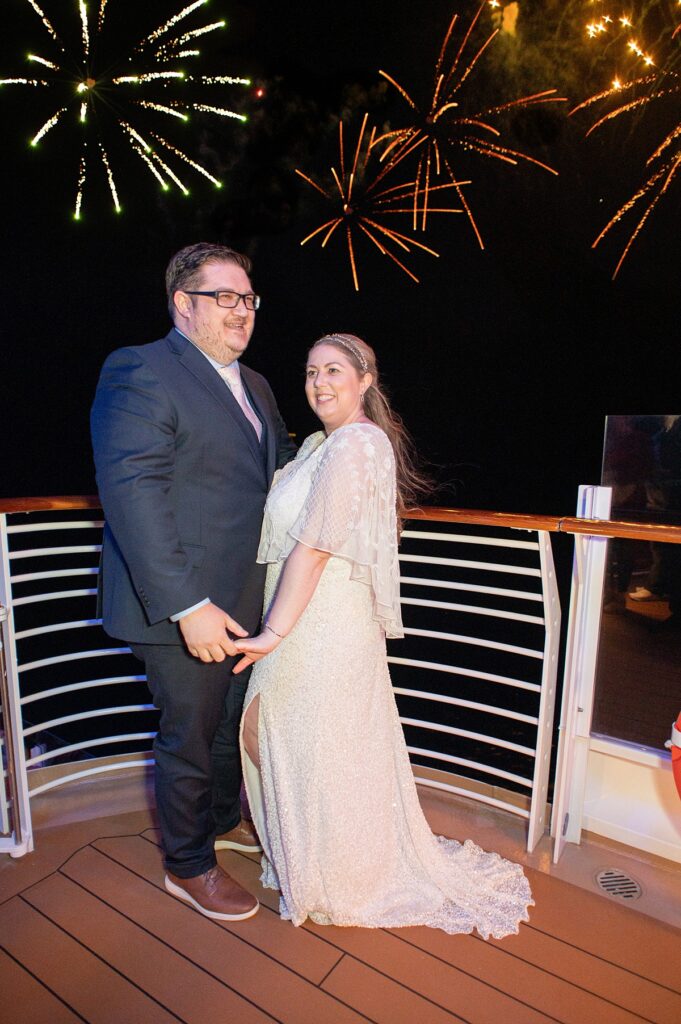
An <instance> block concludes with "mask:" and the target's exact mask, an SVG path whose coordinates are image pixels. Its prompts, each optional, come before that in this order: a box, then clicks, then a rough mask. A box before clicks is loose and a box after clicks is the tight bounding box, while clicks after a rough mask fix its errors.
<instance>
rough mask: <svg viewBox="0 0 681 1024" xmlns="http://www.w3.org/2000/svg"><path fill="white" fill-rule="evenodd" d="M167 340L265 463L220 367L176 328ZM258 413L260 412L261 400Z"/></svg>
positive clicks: (187, 368) (255, 456)
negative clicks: (214, 367)
mask: <svg viewBox="0 0 681 1024" xmlns="http://www.w3.org/2000/svg"><path fill="white" fill-rule="evenodd" d="M167 340H168V343H169V345H170V348H171V349H172V351H173V352H175V354H176V356H177V357H178V359H179V361H180V363H181V365H182V366H183V367H184V368H185V369H186V370H187V371H188V372H189V373H191V374H192V376H193V377H195V378H196V380H198V381H199V382H200V383H201V384H202V385H203V387H204V388H206V390H207V391H209V392H210V394H211V395H212V396H213V398H214V399H215V400H216V401H217V402H218V403H219V404H220V406H221V407H222V408H223V409H224V410H225V412H227V413H228V415H229V416H230V418H231V420H232V422H233V423H234V425H235V426H236V427H237V428H238V430H240V431H241V436H242V437H243V439H244V440H245V441H246V443H247V444H248V448H249V450H250V452H251V454H252V455H253V457H254V459H255V460H256V461H257V463H258V465H260V466H262V455H261V452H260V445H259V443H258V438H257V436H256V433H255V431H254V430H253V427H252V426H251V424H250V423H249V422H248V420H247V419H246V417H245V416H244V414H243V412H242V411H241V408H240V407H239V403H238V402H237V400H236V398H235V397H234V395H233V394H232V392H231V391H230V390H229V387H228V386H227V385H226V384H225V382H224V381H223V380H222V379H221V377H220V375H219V374H218V373H217V371H216V370H214V369H213V367H212V366H211V364H210V363H209V362H208V360H207V359H206V357H205V356H204V355H203V353H202V352H201V351H200V350H199V349H198V348H197V347H196V346H195V345H193V344H192V343H191V342H190V341H188V340H187V339H186V338H185V337H183V335H181V334H180V333H179V332H178V331H176V330H172V331H171V332H170V334H169V335H168V339H167ZM249 383H250V381H249ZM254 404H256V403H254ZM258 413H260V404H259V403H258ZM263 418H264V417H263ZM270 433H271V431H269V430H268V435H269V434H270Z"/></svg>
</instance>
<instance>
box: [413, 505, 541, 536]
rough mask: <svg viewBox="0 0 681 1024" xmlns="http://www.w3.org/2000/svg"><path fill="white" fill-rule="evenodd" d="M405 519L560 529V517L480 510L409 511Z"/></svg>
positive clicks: (432, 507) (520, 528)
mask: <svg viewBox="0 0 681 1024" xmlns="http://www.w3.org/2000/svg"><path fill="white" fill-rule="evenodd" d="M405 519H415V520H416V519H418V520H424V519H425V520H427V521H428V522H433V523H463V524H465V525H466V526H509V527H511V529H513V530H546V531H548V532H549V533H555V532H557V531H558V529H559V528H560V523H561V518H560V516H544V515H531V514H529V513H524V512H494V511H492V510H490V509H480V508H437V507H435V506H431V507H430V508H417V509H410V510H409V512H408V513H407V515H406V516H405Z"/></svg>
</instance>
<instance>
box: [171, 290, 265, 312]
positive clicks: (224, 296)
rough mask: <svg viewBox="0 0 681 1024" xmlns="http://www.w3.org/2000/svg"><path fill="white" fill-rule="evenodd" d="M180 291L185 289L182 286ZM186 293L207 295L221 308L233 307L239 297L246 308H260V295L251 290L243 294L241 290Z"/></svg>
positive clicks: (237, 303) (187, 293)
mask: <svg viewBox="0 0 681 1024" xmlns="http://www.w3.org/2000/svg"><path fill="white" fill-rule="evenodd" d="M182 291H185V289H184V288H183V289H182ZM185 294H186V295H208V296H210V298H211V299H215V301H216V302H217V304H218V306H222V308H223V309H235V308H236V307H237V306H238V305H239V299H243V300H244V306H245V307H246V309H250V310H255V309H260V296H259V295H254V294H253V292H246V294H245V295H244V294H243V293H242V292H223V291H216V292H185Z"/></svg>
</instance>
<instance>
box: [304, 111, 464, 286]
mask: <svg viewBox="0 0 681 1024" xmlns="http://www.w3.org/2000/svg"><path fill="white" fill-rule="evenodd" d="M368 116H369V115H368V114H365V115H364V120H363V121H362V127H361V129H360V132H359V138H358V139H357V145H356V146H355V152H354V156H353V158H352V163H351V164H350V163H348V164H346V161H345V144H344V138H343V122H342V121H340V122H339V125H338V144H339V154H338V164H339V170H336V168H335V167H332V168H331V177H332V180H333V185H331V186H330V187H329V188H324V187H323V186H322V185H319V184H318V183H317V182H316V181H313V179H312V178H309V177H308V176H307V174H303V172H302V171H299V170H296V174H299V175H300V177H301V178H303V179H304V180H305V181H306V182H307V183H308V185H312V187H313V188H314V189H316V190H317V192H319V193H320V194H321V195H322V196H324V198H325V199H326V200H327V201H328V202H329V203H331V204H333V205H334V206H335V207H336V210H335V213H334V216H333V217H331V218H330V219H329V220H326V221H325V222H324V223H323V224H320V226H319V227H318V228H315V230H314V231H312V232H311V233H310V234H309V235H308V236H307V237H306V238H304V239H303V240H302V242H301V243H300V244H301V245H305V243H306V242H309V241H310V239H312V238H315V237H316V236H317V235H320V234H322V232H323V236H322V248H323V247H325V246H326V244H327V242H328V241H329V240H330V238H331V237H332V236H333V235H334V234H335V233H336V231H337V229H338V228H340V229H341V234H342V235H343V236H344V238H345V242H346V244H347V247H348V257H349V259H350V269H351V271H352V280H353V283H354V286H355V291H359V276H358V273H357V258H356V244H357V240H358V238H357V233H358V232H359V233H360V237H361V236H362V235H363V236H365V237H366V238H368V239H369V241H370V242H371V243H372V244H373V245H374V246H375V247H376V249H378V251H379V252H380V253H381V255H383V256H389V257H390V259H391V260H392V261H393V262H394V263H396V264H397V266H398V267H400V268H401V269H402V270H403V271H404V272H405V274H408V275H409V277H410V278H411V279H412V280H413V281H416V282H417V283H418V280H419V279H418V277H416V275H415V274H414V273H412V271H411V270H409V268H408V267H406V266H405V265H404V263H403V262H402V260H401V259H398V256H397V253H399V254H400V255H402V253H409V252H411V249H412V246H413V247H415V248H417V249H420V250H422V251H423V252H427V253H430V255H431V256H437V255H438V253H437V252H435V250H434V249H430V248H429V247H428V246H427V245H423V244H422V243H421V242H417V241H416V240H415V239H414V238H412V237H411V236H410V235H405V234H403V233H402V232H400V231H395V229H394V228H391V227H388V225H387V224H386V223H385V218H386V217H388V216H392V215H396V214H397V215H404V214H408V215H411V214H412V211H413V209H414V208H416V209H417V210H420V209H421V208H420V207H419V206H418V203H419V201H420V198H421V197H422V195H423V193H424V190H423V189H422V188H420V187H419V186H418V185H417V184H416V183H415V182H413V181H407V182H403V183H402V184H399V185H392V186H387V187H386V185H385V182H384V179H385V178H386V177H387V175H388V173H389V171H390V170H391V167H389V166H384V167H382V168H379V170H378V173H377V174H375V175H372V174H371V172H370V171H368V167H369V165H370V164H371V162H372V157H371V150H372V148H373V146H374V144H375V139H376V129H375V128H372V130H371V133H370V135H369V137H368V138H367V133H366V128H367V120H368ZM467 184H469V182H466V181H453V182H450V183H447V184H443V185H436V186H435V188H433V189H431V191H437V190H441V189H450V188H456V189H457V190H459V189H460V186H461V185H467ZM430 212H431V213H461V212H462V211H461V210H453V209H449V208H444V207H437V208H433V207H431V208H430ZM402 259H404V256H402Z"/></svg>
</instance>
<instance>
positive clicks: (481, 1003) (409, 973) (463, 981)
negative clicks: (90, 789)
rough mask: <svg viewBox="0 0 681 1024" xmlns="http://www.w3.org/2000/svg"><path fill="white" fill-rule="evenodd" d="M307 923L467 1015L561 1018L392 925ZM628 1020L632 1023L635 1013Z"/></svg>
mask: <svg viewBox="0 0 681 1024" xmlns="http://www.w3.org/2000/svg"><path fill="white" fill-rule="evenodd" d="M108 841H109V840H107V842H108ZM229 857H230V859H229V861H228V862H227V863H226V866H227V869H228V870H229V872H230V874H232V875H233V876H234V877H235V878H237V879H238V880H239V881H240V882H241V883H242V884H243V885H245V886H246V887H247V888H248V889H250V890H251V891H252V892H258V899H261V900H262V901H263V902H264V901H268V902H269V903H271V904H273V905H278V897H277V896H276V894H274V893H268V892H266V891H263V890H260V891H258V890H257V886H258V881H257V879H258V876H259V874H260V869H259V866H258V864H256V863H255V862H254V861H253V860H251V859H250V858H249V857H242V856H240V855H239V854H230V855H229ZM303 928H304V930H306V931H309V932H311V933H312V934H314V935H317V936H319V938H321V939H323V940H324V941H325V942H328V943H330V944H331V945H333V946H335V947H336V948H337V949H339V950H342V951H344V952H345V953H348V954H350V956H352V957H354V958H355V959H356V960H359V961H361V962H363V963H364V964H366V965H367V966H369V967H371V968H373V969H374V970H376V971H378V972H379V974H383V975H387V976H388V977H390V978H392V979H393V980H394V981H396V982H398V983H402V984H404V985H406V987H407V988H408V989H412V990H413V991H414V992H417V993H419V994H420V995H422V996H423V997H424V998H425V999H427V1000H430V1001H431V1002H432V1003H435V1004H437V1005H438V1006H441V1007H442V1008H443V1009H444V1010H447V1011H448V1012H449V1013H455V1014H457V1013H458V1014H460V1015H461V1016H462V1017H463V1018H464V1019H465V1020H467V1021H471V1022H477V1021H488V1020H490V1021H491V1020H496V1021H497V1022H498V1021H499V1020H503V1021H504V1024H540V1022H545V1021H546V1020H554V1019H557V1018H555V1017H554V1016H549V1017H547V1016H546V1015H545V1013H543V1012H540V1011H538V1010H536V1009H535V1008H534V1006H533V1005H532V993H531V992H525V993H524V994H523V996H522V998H520V999H518V998H516V997H514V996H513V995H507V994H506V993H505V992H503V991H497V990H496V981H495V979H494V978H492V979H491V985H490V984H489V983H487V981H485V980H479V978H478V977H477V973H478V972H477V970H476V971H475V972H474V974H473V976H472V977H471V976H469V975H468V974H465V973H464V972H462V971H460V970H457V969H456V968H455V967H453V966H450V965H449V964H445V963H442V961H441V959H440V960H436V959H434V958H433V957H431V956H430V955H429V954H428V953H426V952H423V951H421V950H419V949H417V948H415V947H409V945H408V944H407V943H403V942H401V941H400V939H398V938H397V936H395V935H393V934H391V933H390V932H389V931H383V930H382V929H378V930H376V929H371V928H334V927H321V926H319V925H315V924H312V923H311V922H308V923H306V924H305V925H304V926H303ZM428 930H432V929H428ZM436 934H439V935H441V936H442V940H443V941H445V942H449V943H456V942H459V941H461V940H462V939H464V938H466V937H465V936H452V935H445V934H444V933H436ZM345 969H346V967H345V965H344V970H345ZM331 977H333V974H332V975H331ZM491 986H494V987H491ZM495 1014H496V1015H497V1016H496V1018H495V1016H494V1015H495ZM568 1019H569V1018H568ZM573 1020H575V1022H576V1024H584V1018H573ZM570 1024H572V1021H570ZM627 1024H631V1018H629V1019H628V1021H627Z"/></svg>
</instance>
